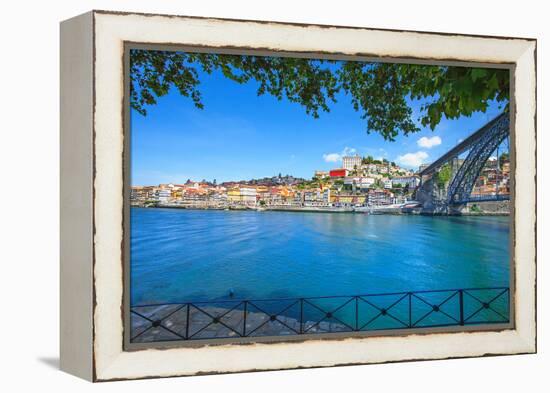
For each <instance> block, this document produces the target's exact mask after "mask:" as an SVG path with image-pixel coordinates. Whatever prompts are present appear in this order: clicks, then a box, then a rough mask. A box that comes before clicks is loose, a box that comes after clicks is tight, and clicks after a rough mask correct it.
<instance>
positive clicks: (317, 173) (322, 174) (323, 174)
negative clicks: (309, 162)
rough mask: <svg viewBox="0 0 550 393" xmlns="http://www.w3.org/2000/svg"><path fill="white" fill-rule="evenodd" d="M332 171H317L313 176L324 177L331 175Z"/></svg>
mask: <svg viewBox="0 0 550 393" xmlns="http://www.w3.org/2000/svg"><path fill="white" fill-rule="evenodd" d="M329 176H330V173H329V171H315V173H314V175H313V177H316V178H317V179H322V178H324V177H329Z"/></svg>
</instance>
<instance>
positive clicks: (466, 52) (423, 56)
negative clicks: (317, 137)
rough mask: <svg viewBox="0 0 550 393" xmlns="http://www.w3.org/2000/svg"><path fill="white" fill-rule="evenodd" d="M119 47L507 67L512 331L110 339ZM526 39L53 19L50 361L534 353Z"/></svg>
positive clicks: (532, 172) (118, 241)
mask: <svg viewBox="0 0 550 393" xmlns="http://www.w3.org/2000/svg"><path fill="white" fill-rule="evenodd" d="M125 43H140V44H148V45H172V46H181V47H209V48H220V49H221V48H226V49H227V48H231V49H232V50H237V51H238V50H261V51H263V52H271V51H273V52H281V51H283V52H291V53H306V54H307V53H311V54H315V53H323V54H329V55H330V54H334V55H339V56H352V57H355V56H362V57H368V58H375V59H380V60H384V59H391V60H392V61H400V60H401V61H404V60H407V61H413V62H418V63H432V62H473V63H484V64H487V63H488V64H504V65H508V66H511V67H513V70H514V72H513V82H512V86H513V91H512V92H513V103H514V105H512V109H511V112H512V116H511V119H512V120H511V121H512V124H513V129H514V130H515V135H516V136H517V137H515V138H512V141H513V146H514V152H515V153H514V154H515V166H514V168H513V170H514V178H515V185H514V189H515V190H521V192H518V193H515V194H514V214H513V216H512V217H513V220H514V222H513V225H512V228H513V231H512V232H511V235H512V237H513V244H514V248H513V254H512V257H513V263H514V266H513V267H514V269H513V272H514V291H513V296H512V300H513V304H514V307H513V310H514V313H513V319H514V320H513V326H512V327H510V328H508V329H504V330H499V331H468V332H464V331H456V332H429V333H428V334H408V335H396V336H372V337H336V338H334V339H324V338H323V339H320V338H319V339H315V338H313V339H308V340H304V341H296V342H274V343H269V344H266V343H262V342H257V343H252V344H251V343H248V344H246V345H241V344H239V343H227V344H217V345H210V346H200V347H173V348H164V349H153V348H144V349H132V350H127V349H125V346H124V313H123V304H124V292H125V288H124V285H125V284H124V283H125V280H124V244H125V243H124V231H125V230H126V229H127V228H126V227H125V221H124V168H125V151H124V143H125V141H124V124H125V119H124V113H125V108H124V102H125V97H124V92H125V76H124V51H125ZM535 239H536V40H533V39H523V38H508V37H481V36H468V35H450V34H439V33H427V32H422V33H421V32H411V31H390V30H377V29H368V28H357V27H335V26H318V25H297V24H285V23H272V22H259V21H238V20H221V19H213V18H197V17H185V16H171V15H146V14H133V13H117V12H105V11H92V12H89V13H86V14H84V15H81V16H78V17H75V18H72V19H70V20H67V21H65V22H62V24H61V368H62V369H63V370H65V371H67V372H69V373H72V374H74V375H77V376H79V377H82V378H85V379H87V380H90V381H108V380H120V379H136V378H149V377H168V376H184V375H199V374H211V373H231V372H243V371H253V370H280V369H292V368H303V367H330V366H337V365H346V364H368V363H383V362H395V361H409V360H426V359H444V358H460V357H473V356H488V355H506V354H520V353H534V352H536V306H535V305H536V301H535V300H536V248H535Z"/></svg>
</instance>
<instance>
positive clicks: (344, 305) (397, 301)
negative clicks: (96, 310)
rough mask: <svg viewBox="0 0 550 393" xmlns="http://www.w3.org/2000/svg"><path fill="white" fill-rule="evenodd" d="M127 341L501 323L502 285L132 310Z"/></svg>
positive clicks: (505, 305)
mask: <svg viewBox="0 0 550 393" xmlns="http://www.w3.org/2000/svg"><path fill="white" fill-rule="evenodd" d="M130 313H131V328H130V336H131V337H130V342H132V343H147V342H165V341H179V340H201V339H214V338H238V337H261V336H288V335H303V334H320V333H337V332H367V331H376V330H392V329H418V328H432V327H445V326H466V325H480V324H498V323H500V324H503V323H508V322H509V318H510V290H509V288H505V287H494V288H468V289H450V290H434V291H412V292H394V293H378V294H366V295H355V296H320V297H308V298H281V299H260V300H220V301H209V302H188V303H167V304H148V305H139V306H132V307H131V308H130Z"/></svg>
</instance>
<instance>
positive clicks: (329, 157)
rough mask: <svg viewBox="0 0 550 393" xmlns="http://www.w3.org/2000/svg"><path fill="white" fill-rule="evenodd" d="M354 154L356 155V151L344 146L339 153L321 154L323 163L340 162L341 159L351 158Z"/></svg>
mask: <svg viewBox="0 0 550 393" xmlns="http://www.w3.org/2000/svg"><path fill="white" fill-rule="evenodd" d="M356 153H357V149H354V148H353V147H347V146H346V147H344V150H342V152H341V153H327V154H323V160H325V162H338V161H342V157H346V156H351V155H353V154H356Z"/></svg>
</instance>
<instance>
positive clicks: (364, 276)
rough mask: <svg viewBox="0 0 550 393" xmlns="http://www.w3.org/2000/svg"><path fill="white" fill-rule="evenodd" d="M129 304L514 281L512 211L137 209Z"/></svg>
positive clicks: (133, 214) (133, 215)
mask: <svg viewBox="0 0 550 393" xmlns="http://www.w3.org/2000/svg"><path fill="white" fill-rule="evenodd" d="M130 259H131V269H130V270H131V303H132V304H133V305H138V304H151V303H169V302H188V301H200V300H219V299H227V298H229V294H230V293H231V294H232V297H233V298H235V299H272V298H287V297H311V296H334V295H359V294H367V293H384V292H394V291H395V292H396V291H413V290H415V291H416V290H433V289H451V288H471V287H496V286H499V287H500V286H503V287H506V286H509V218H508V217H486V216H479V217H428V216H407V215H402V216H397V215H396V216H393V215H365V214H343V213H297V212H255V211H213V210H181V209H156V208H149V209H144V208H132V210H131V257H130Z"/></svg>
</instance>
